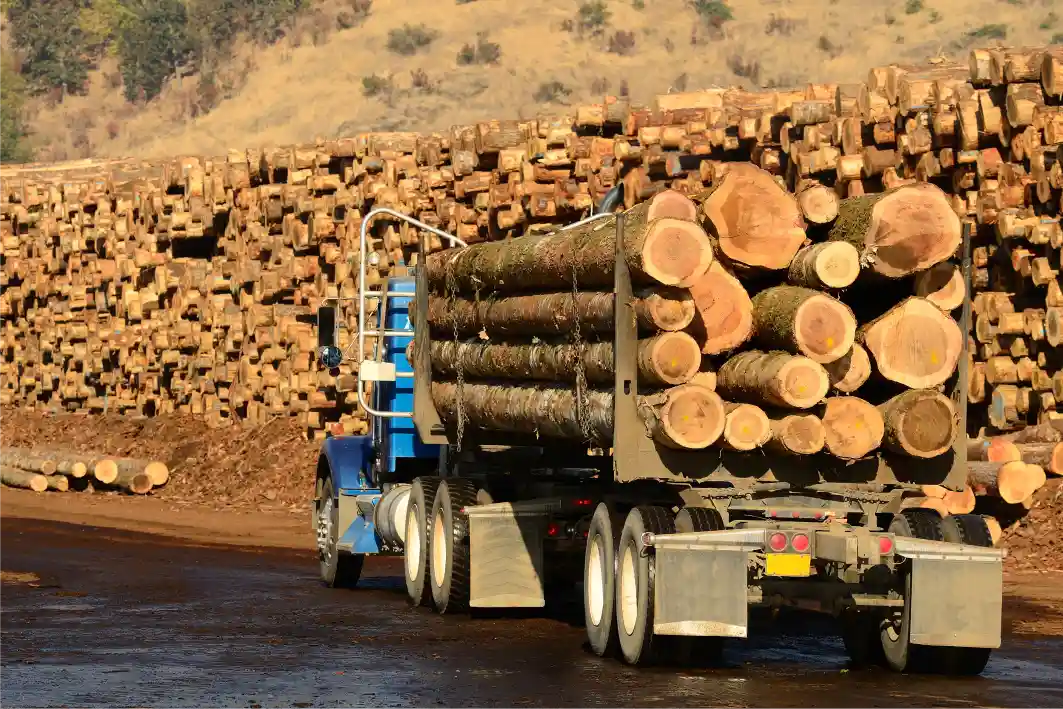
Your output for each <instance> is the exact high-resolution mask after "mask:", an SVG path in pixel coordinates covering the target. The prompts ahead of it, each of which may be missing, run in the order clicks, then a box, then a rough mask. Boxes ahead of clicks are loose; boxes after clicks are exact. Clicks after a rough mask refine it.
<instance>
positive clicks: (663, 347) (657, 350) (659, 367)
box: [646, 332, 701, 385]
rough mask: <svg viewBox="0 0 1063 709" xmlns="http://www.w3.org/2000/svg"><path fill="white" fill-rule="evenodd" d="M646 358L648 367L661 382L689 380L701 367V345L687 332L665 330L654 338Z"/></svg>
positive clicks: (675, 382)
mask: <svg viewBox="0 0 1063 709" xmlns="http://www.w3.org/2000/svg"><path fill="white" fill-rule="evenodd" d="M646 358H647V360H648V361H647V363H646V369H649V370H651V371H652V372H653V374H654V378H656V379H657V380H658V383H661V384H673V385H674V384H683V383H685V382H689V381H690V380H691V378H693V376H694V375H695V374H697V373H698V370H700V369H701V347H699V346H698V343H697V341H696V340H695V339H694V338H693V337H691V336H690V335H688V334H687V333H685V332H665V333H661V334H660V335H657V336H656V337H654V338H652V339H651V340H650V342H649V345H648V347H647V351H646Z"/></svg>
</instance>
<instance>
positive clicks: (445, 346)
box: [430, 332, 701, 386]
mask: <svg viewBox="0 0 1063 709" xmlns="http://www.w3.org/2000/svg"><path fill="white" fill-rule="evenodd" d="M430 350H431V360H432V369H433V371H435V372H436V373H437V374H441V375H443V376H444V377H453V376H455V375H457V373H458V372H459V371H461V372H462V373H463V375H464V376H465V377H470V378H474V379H518V380H519V379H534V380H548V381H564V382H568V381H574V380H575V377H576V370H577V367H578V366H580V364H582V366H583V369H584V372H585V375H586V377H587V381H588V382H592V383H597V384H611V383H612V382H613V380H614V374H615V370H614V368H613V343H612V342H592V343H588V344H585V345H584V346H583V348H582V351H581V349H580V348H579V347H577V346H576V345H573V344H564V345H551V344H532V345H505V344H499V345H494V344H487V343H482V342H453V341H447V340H434V341H432V343H431V348H430ZM636 361H637V364H638V373H639V381H640V382H644V383H647V384H654V385H665V386H667V385H674V384H683V383H685V382H688V381H690V379H691V378H692V377H693V376H694V375H695V374H697V372H698V370H699V369H700V368H701V349H700V348H699V347H698V344H697V342H695V340H694V338H693V337H691V336H690V335H688V334H686V333H685V332H667V333H663V334H660V335H657V336H656V337H650V338H647V339H644V340H640V341H639V345H638V353H637V357H636Z"/></svg>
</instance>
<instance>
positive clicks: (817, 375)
mask: <svg viewBox="0 0 1063 709" xmlns="http://www.w3.org/2000/svg"><path fill="white" fill-rule="evenodd" d="M828 387H829V381H828V378H827V372H826V370H824V369H823V366H822V365H820V364H817V363H816V362H813V361H812V360H811V359H809V358H808V357H802V356H798V355H792V354H789V353H788V352H760V351H758V350H749V351H746V352H740V353H738V354H736V355H735V356H734V357H731V358H730V359H729V360H727V361H726V362H724V363H723V365H722V366H720V368H719V370H717V372H716V391H717V392H718V393H719V394H720V395H721V396H723V397H725V398H726V399H727V400H728V401H742V402H748V403H751V404H764V405H767V406H782V407H786V408H792V409H808V408H811V407H813V406H815V405H816V404H818V403H819V402H820V401H822V400H823V397H824V396H826V394H827V388H828Z"/></svg>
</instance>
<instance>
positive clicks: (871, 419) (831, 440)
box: [822, 396, 885, 460]
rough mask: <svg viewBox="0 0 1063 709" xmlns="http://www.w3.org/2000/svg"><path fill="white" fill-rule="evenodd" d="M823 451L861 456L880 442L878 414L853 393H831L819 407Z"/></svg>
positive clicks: (847, 456)
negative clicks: (820, 408) (847, 394)
mask: <svg viewBox="0 0 1063 709" xmlns="http://www.w3.org/2000/svg"><path fill="white" fill-rule="evenodd" d="M822 418H823V428H824V433H825V444H824V446H825V447H826V449H827V452H828V453H830V454H831V455H833V456H837V457H838V458H845V459H847V460H856V459H858V458H863V457H864V456H866V455H868V454H869V453H871V452H872V451H873V450H875V449H876V448H878V447H879V446H880V445H882V436H883V434H884V433H885V425H884V424H883V422H882V413H881V412H880V411H879V410H878V409H877V408H875V407H874V406H873V405H871V404H869V403H868V402H866V401H864V400H863V399H859V398H857V397H855V396H832V397H830V398H828V399H827V402H826V404H825V406H824V409H823V417H822Z"/></svg>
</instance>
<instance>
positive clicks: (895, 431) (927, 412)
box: [878, 389, 959, 458]
mask: <svg viewBox="0 0 1063 709" xmlns="http://www.w3.org/2000/svg"><path fill="white" fill-rule="evenodd" d="M878 408H879V411H881V412H882V420H883V423H884V425H885V429H884V435H883V437H882V445H883V446H884V447H885V448H888V449H889V450H891V451H893V452H895V453H901V454H904V455H909V456H912V457H914V458H934V457H936V456H939V455H941V454H943V453H945V452H947V451H948V450H949V449H950V448H951V447H952V444H953V441H955V440H956V435H957V432H958V429H959V414H958V413H957V411H956V407H955V406H953V404H952V401H951V400H950V399H949V398H948V397H947V396H945V395H944V394H941V393H939V392H936V391H933V390H929V389H913V390H910V391H906V392H903V393H901V394H898V395H897V396H895V397H893V398H892V399H890V400H889V401H887V402H886V403H884V404H881V405H880V406H879V407H878Z"/></svg>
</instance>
